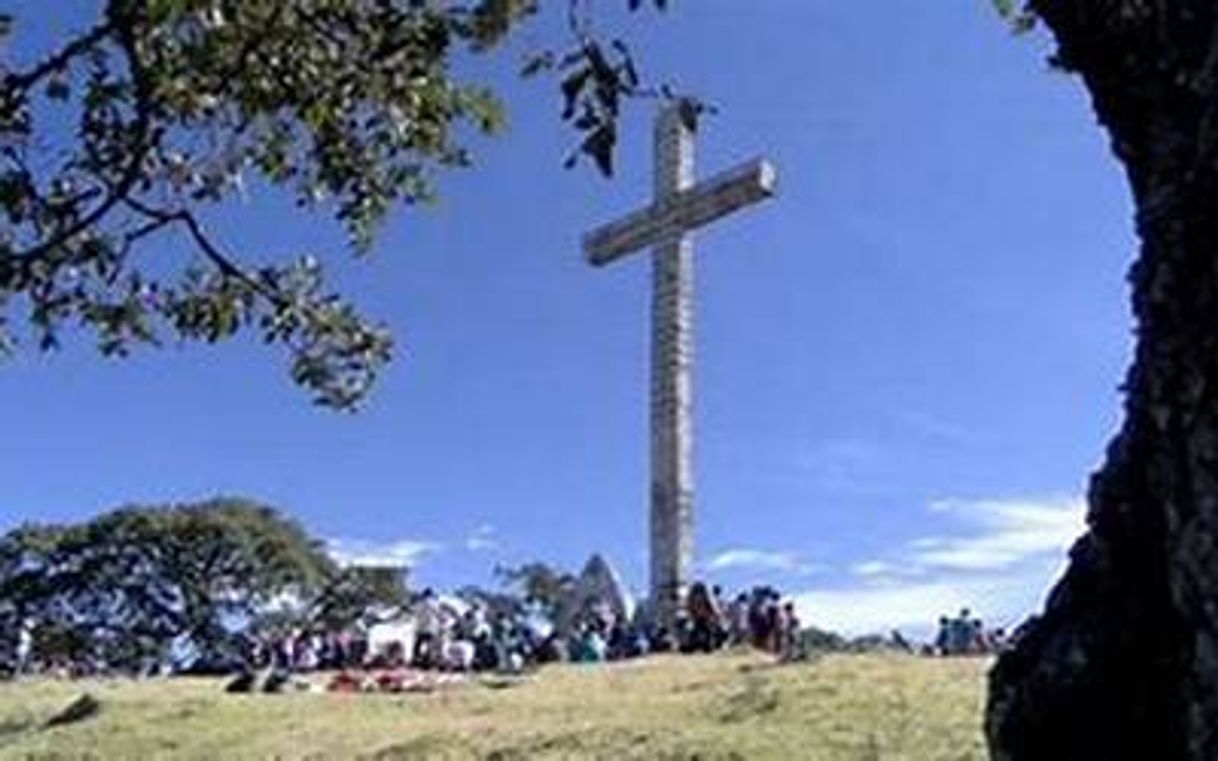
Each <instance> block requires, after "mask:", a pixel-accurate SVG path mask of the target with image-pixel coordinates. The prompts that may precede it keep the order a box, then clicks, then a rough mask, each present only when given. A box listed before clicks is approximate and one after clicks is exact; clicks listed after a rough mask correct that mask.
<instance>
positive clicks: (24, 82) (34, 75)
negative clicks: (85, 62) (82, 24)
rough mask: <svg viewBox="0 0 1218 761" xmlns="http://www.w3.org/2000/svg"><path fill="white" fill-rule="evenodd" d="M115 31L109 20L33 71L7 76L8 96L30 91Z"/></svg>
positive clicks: (78, 38) (6, 88)
mask: <svg viewBox="0 0 1218 761" xmlns="http://www.w3.org/2000/svg"><path fill="white" fill-rule="evenodd" d="M114 31H115V27H114V23H113V21H112V20H110V19H107V20H106V21H103V22H102V23H100V24H98V25H97V26H95V27H93V28H92V29H90V30H89V31H88V32H87V33H85V34H84V35H82V36H80V37H77V38H76V39H75V40H72V41H71V42H69V43H68V44H67V45H65V46H64V47H63V48H61V49H60V50H59V51H58V52H56V53H54V54H52V55H50V56H48V57H47V58H45V59H44V60H43V61H42V62H41V63H39V64H38V65H37V66H34V67H33V68H32V69H29V70H27V71H22V72H14V73H10V74H6V75H5V77H4V82H3V87H4V89H5V91H6V95H9V96H10V97H11V94H12V93H15V92H19V91H22V90H28V89H29V88H31V87H32V86H34V85H35V84H37V83H38V81H39V80H40V79H42V78H43V77H45V76H47V75H49V74H51V73H52V72H54V71H56V70H58V69H62V68H64V67H65V66H67V65H68V63H69V62H70V61H71V60H72V59H73V58H75V57H76V56H78V55H80V54H81V53H84V52H85V51H87V50H88V49H89V48H91V47H93V46H94V45H96V44H97V43H99V42H101V41H102V40H104V39H105V38H106V37H109V36H110V35H111V34H113V33H114Z"/></svg>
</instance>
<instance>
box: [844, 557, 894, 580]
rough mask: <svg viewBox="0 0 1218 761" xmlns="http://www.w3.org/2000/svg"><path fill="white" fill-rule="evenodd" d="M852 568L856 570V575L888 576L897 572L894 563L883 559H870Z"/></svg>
mask: <svg viewBox="0 0 1218 761" xmlns="http://www.w3.org/2000/svg"><path fill="white" fill-rule="evenodd" d="M851 570H852V571H854V573H855V575H856V576H887V575H889V574H892V573H895V572H896V568H894V567H893V565H892V563H887V562H885V561H883V560H868V561H866V562H863V563H856V564H855V566H854V568H852V569H851Z"/></svg>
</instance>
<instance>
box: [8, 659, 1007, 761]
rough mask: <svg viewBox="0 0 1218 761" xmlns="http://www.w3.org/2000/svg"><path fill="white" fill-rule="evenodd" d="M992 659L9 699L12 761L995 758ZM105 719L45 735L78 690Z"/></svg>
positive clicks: (118, 686)
mask: <svg viewBox="0 0 1218 761" xmlns="http://www.w3.org/2000/svg"><path fill="white" fill-rule="evenodd" d="M988 666H989V661H987V660H981V659H946V660H945V659H924V658H917V657H913V656H902V655H888V654H869V655H833V656H826V657H823V658H818V659H814V660H812V661H809V662H807V663H800V664H791V665H783V666H775V665H772V664H771V663H770V662H769V661H768V660H767V659H765V658H764V657H761V656H758V655H755V654H730V655H717V656H707V657H664V658H652V659H647V660H642V661H635V662H628V663H623V664H613V665H598V666H575V665H570V666H553V667H549V668H546V669H544V670H542V671H541V672H539V673H537V674H534V675H533V676H531V677H529V678H528V679H526V680H524V681H523V682H522V683H520V684H517V685H514V686H510V687H504V686H502V684H501V683H500V684H499V685H498V686H497V687H491V686H487V685H484V684H480V683H478V682H472V683H470V684H465V685H458V686H452V687H446V688H443V689H441V690H437V691H436V692H432V693H428V694H411V695H345V694H315V693H298V694H286V695H228V694H225V693H224V692H223V690H222V684H223V682H222V681H217V680H209V679H175V680H160V681H155V680H154V681H149V682H130V681H89V682H63V681H54V680H41V681H25V682H20V683H16V684H0V758H3V759H10V758H11V759H18V758H20V759H52V758H54V759H78V758H81V759H83V758H96V759H156V758H183V759H208V760H209V761H227V760H228V759H272V758H275V759H341V758H361V759H426V758H436V759H503V760H505V761H506V760H507V759H585V758H586V759H769V758H773V759H810V760H819V759H826V760H829V759H866V760H878V759H911V760H916V761H925V760H929V759H949V760H950V761H964V760H965V759H983V758H984V757H985V753H984V749H983V743H982V736H981V729H980V727H981V709H982V704H983V700H984V692H985V671H986V669H987V668H988ZM85 691H88V692H90V693H92V694H93V695H94V696H95V697H97V698H98V699H99V700H100V701H101V711H100V713H99V714H98V715H97V716H94V717H93V718H90V719H86V720H83V721H80V722H77V723H74V724H70V725H66V726H60V727H55V728H44V724H45V722H46V720H47V719H48V718H49V717H51V716H52V715H54V714H55V713H56V712H57V711H58V710H60V709H62V708H63V706H65V705H66V704H68V703H70V702H71V701H72V700H73V699H74V698H76V697H77V696H79V695H80V694H81V693H82V692H85Z"/></svg>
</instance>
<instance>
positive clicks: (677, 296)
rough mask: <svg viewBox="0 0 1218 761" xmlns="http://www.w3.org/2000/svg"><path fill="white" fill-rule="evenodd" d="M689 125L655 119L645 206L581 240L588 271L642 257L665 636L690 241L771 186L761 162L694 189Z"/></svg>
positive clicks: (677, 592)
mask: <svg viewBox="0 0 1218 761" xmlns="http://www.w3.org/2000/svg"><path fill="white" fill-rule="evenodd" d="M697 115H698V111H697V108H696V106H695V104H693V103H692V102H691V101H687V100H684V101H683V100H678V101H676V102H673V103H669V104H667V105H665V106H664V108H662V109H661V111H660V114H659V117H658V119H657V120H656V127H655V180H654V181H655V191H654V197H653V198H652V201H651V203H650V204H648V205H647V206H645V207H644V208H642V209H637V210H635V211H633V212H631V213H630V214H627V215H626V216H624V217H622V218H621V219H618V220H616V221H614V222H610V223H608V224H605V225H601V226H600V227H598V228H596V229H595V230H592V231H591V232H590V233H588V234H587V235H585V236H584V254H585V256H587V258H588V263H589V264H591V265H592V266H594V267H603V266H605V265H607V264H610V263H611V262H614V261H616V260H618V259H620V258H622V257H625V256H628V255H630V254H633V253H635V252H637V251H642V250H645V249H647V248H650V249H651V251H652V256H651V260H652V265H651V266H652V297H651V320H652V323H651V431H650V436H651V503H650V513H649V519H650V535H649V536H650V542H651V560H650V563H651V565H650V569H649V570H650V572H651V582H650V583H651V589H650V592H651V615H652V618H653V622H654V623H658V624H662V625H664V626H665V627H667V628H668V630H669V631H670V632H673V633H675V629H674V628H673V627H674V624H675V623H676V620H677V615H678V614H679V613H680V611H681V609H682V606H683V604H684V601H685V593H686V591H687V588H688V584H689V581H690V579H689V572H690V566H691V562H692V559H693V550H694V548H693V515H694V475H693V410H692V403H693V398H692V394H693V378H692V376H693V364H694V335H693V309H694V303H693V292H694V244H693V237H692V232H693V231H694V230H697V229H699V228H702V227H705V226H707V225H709V224H710V223H712V222H714V221H716V220H718V219H721V218H723V217H725V216H727V215H729V214H732V213H733V212H736V211H739V210H740V209H744V208H746V207H748V206H752V205H754V204H757V203H760V202H761V201H764V200H765V199H767V198H770V197H771V196H773V195H774V190H775V185H776V182H777V173H776V171H775V169H774V167H773V165H771V164H770V162H768V161H766V160H764V159H753V160H752V161H748V162H745V163H743V164H740V165H739V166H736V167H734V168H732V169H729V170H728V171H726V172H722V173H721V174H717V175H715V176H713V177H710V178H708V179H705V180H702V181H700V182H698V183H696V184H695V183H694V131H695V128H696V121H697Z"/></svg>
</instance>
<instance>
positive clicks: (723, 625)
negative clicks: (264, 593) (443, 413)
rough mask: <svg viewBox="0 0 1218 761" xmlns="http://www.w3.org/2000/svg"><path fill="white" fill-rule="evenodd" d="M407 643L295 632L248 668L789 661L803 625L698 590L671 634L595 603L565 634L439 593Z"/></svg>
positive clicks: (782, 606) (257, 648)
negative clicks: (655, 657) (750, 654)
mask: <svg viewBox="0 0 1218 761" xmlns="http://www.w3.org/2000/svg"><path fill="white" fill-rule="evenodd" d="M407 620H408V621H409V622H410V625H409V626H408V627H402V628H401V629H400V630H399V631H400V636H396V637H389V638H382V639H381V640H380V641H375V640H374V639H373V638H372V637H371V636H370V634H372V632H360V633H353V632H338V633H334V632H321V631H303V630H294V631H287V632H283V633H280V634H279V635H277V636H267V637H263V638H258V639H255V640H253V641H252V642H251V643H250V647H249V653H248V657H247V660H248V665H249V666H251V667H253V668H270V669H274V670H277V671H283V672H288V673H293V672H295V673H299V672H311V671H330V670H339V671H342V670H352V669H403V668H410V669H415V670H422V671H442V672H482V671H494V672H499V673H520V672H521V671H523V670H525V669H526V668H528V667H531V666H535V665H540V664H544V663H554V662H574V663H598V662H605V661H619V660H625V659H630V658H638V657H641V656H645V655H648V654H652V653H708V652H713V651H716V650H719V649H722V648H727V647H733V646H738V645H751V646H753V647H756V648H758V649H761V650H764V651H767V652H770V653H773V654H774V655H775V656H776V657H778V658H779V659H781V660H796V659H798V658H799V657H800V656H801V654H802V649H801V646H800V636H799V634H800V621H799V618H798V616H797V615H796V614H795V607H794V605H793V604H792V603H791V602H789V601H788V602H785V603H784V602H783V601H782V598H781V596H780V595H779V593H778V592H777V591H775V590H773V589H772V588H768V587H762V588H757V589H754V590H751V591H748V592H742V593H741V594H739V595H737V596H736V597H734V598H732V599H731V600H728V599H725V598H724V596H723V592H722V590H721V589H720V588H719V587H717V586H715V587H708V586H707V585H705V584H702V583H695V584H693V585H691V587H690V589H689V592H688V595H687V600H686V604H685V606H684V608H683V610H682V611H681V612H680V613H679V614H678V615H677V616H676V617H675V620H674V623H673V626H672V627H671V628H670V627H667V626H665V625H663V624H662V623H659V622H657V621H654V620H651V619H650V617H649V616H647V615H646V614H645V612H637V613H636V614H635V615H633V616H630V617H627V616H625V615H623V614H622V613H621V612H620V611H615V610H614V609H613V606H612V605H611V604H609V602H608V601H606V600H592V601H589V602H588V604H586V605H585V606H584V608H583V609H582V610H579V611H577V612H576V613H575V615H574V616H572V618H571V623H570V625H569V626H567V627H566V630H564V631H560V630H559V629H558V628H557V627H556V626H554V625H553V622H551V621H548V620H546V619H545V618H544V617H543V616H539V615H536V613H535V612H526V613H522V614H515V615H513V614H509V613H505V612H502V611H500V612H494V613H492V612H490V611H488V609H487V607H486V606H484V605H482V604H479V603H477V602H474V603H471V604H469V605H467V606H464V608H463V609H460V610H459V609H457V607H456V606H454V605H452V604H450V603H448V602H446V601H445V600H442V599H441V598H440V597H439V596H438V595H437V594H436V593H435V592H434V591H433V590H431V589H427V590H424V591H423V592H422V593H421V594H420V595H418V597H417V599H416V600H415V602H414V604H413V605H412V606H411V608H410V611H409V616H408V618H407Z"/></svg>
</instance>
